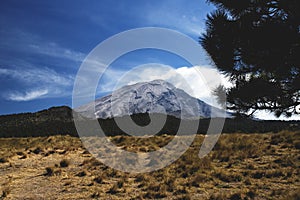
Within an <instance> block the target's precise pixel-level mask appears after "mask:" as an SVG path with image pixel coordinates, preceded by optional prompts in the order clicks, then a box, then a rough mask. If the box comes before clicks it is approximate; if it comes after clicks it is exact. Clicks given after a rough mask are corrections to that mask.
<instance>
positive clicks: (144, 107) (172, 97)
mask: <svg viewBox="0 0 300 200" xmlns="http://www.w3.org/2000/svg"><path fill="white" fill-rule="evenodd" d="M76 111H77V112H79V113H81V114H83V115H84V116H86V117H89V118H95V117H96V118H101V119H106V118H113V117H120V116H126V115H133V114H140V113H161V114H167V115H172V116H175V117H177V118H184V119H188V118H198V117H202V118H209V117H228V115H227V114H226V113H225V111H223V110H221V109H218V108H215V107H213V106H210V105H208V104H206V103H205V102H203V101H201V100H199V99H196V98H194V97H192V96H190V95H189V94H187V93H186V92H185V91H183V90H181V89H178V88H176V87H174V86H173V85H172V84H170V83H168V82H166V81H163V80H154V81H151V82H140V83H136V84H134V85H127V86H124V87H122V88H120V89H118V90H116V91H115V92H114V93H113V94H110V95H108V96H105V97H102V98H100V99H97V100H96V101H95V110H94V102H92V103H89V104H87V105H84V106H81V107H79V108H77V109H76Z"/></svg>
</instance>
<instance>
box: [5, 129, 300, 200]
mask: <svg viewBox="0 0 300 200" xmlns="http://www.w3.org/2000/svg"><path fill="white" fill-rule="evenodd" d="M203 138H204V136H203V135H197V136H196V138H195V140H194V143H193V144H192V145H191V147H190V148H189V150H188V151H187V152H186V153H185V154H184V155H182V156H181V158H180V159H179V160H177V161H176V162H174V163H173V164H171V165H169V166H167V167H165V168H163V169H160V170H158V171H154V172H150V173H143V174H130V173H125V172H121V171H117V170H114V169H111V168H109V167H107V166H105V165H104V164H102V163H101V162H99V161H98V160H97V159H95V158H93V156H92V155H91V154H90V153H89V152H88V151H87V150H86V149H85V148H84V147H83V145H82V143H81V141H80V139H79V138H76V137H70V136H50V137H35V138H0V199H197V200H198V199H220V200H222V199H232V200H239V199H300V178H299V177H300V176H299V173H300V154H299V152H300V132H280V133H268V134H241V133H234V134H223V135H222V136H221V138H220V139H219V141H218V143H217V145H216V146H215V148H214V150H213V151H212V152H211V153H210V154H209V155H208V156H206V157H204V158H203V159H200V158H199V157H198V152H199V148H200V145H201V143H202V141H203ZM171 139H172V136H166V135H164V136H155V137H152V138H144V139H139V138H133V137H129V136H116V137H112V138H110V140H111V141H112V142H114V143H115V144H116V145H118V146H120V147H122V148H123V149H126V150H131V151H136V152H137V151H141V152H149V151H153V150H157V149H159V148H160V147H162V146H164V145H165V144H167V143H168V142H169V141H170V140H171Z"/></svg>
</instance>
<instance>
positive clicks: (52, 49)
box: [28, 42, 86, 62]
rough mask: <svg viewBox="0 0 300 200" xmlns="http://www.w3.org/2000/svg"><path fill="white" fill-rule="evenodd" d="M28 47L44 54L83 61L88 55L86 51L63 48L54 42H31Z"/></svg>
mask: <svg viewBox="0 0 300 200" xmlns="http://www.w3.org/2000/svg"><path fill="white" fill-rule="evenodd" d="M28 49H29V50H31V51H32V52H33V53H37V54H43V55H47V56H51V57H55V58H62V59H68V60H72V61H76V62H82V61H83V60H84V58H85V56H86V55H85V54H84V53H81V52H77V51H74V50H71V49H68V48H63V47H61V46H59V45H58V44H56V43H53V42H50V43H40V44H29V45H28Z"/></svg>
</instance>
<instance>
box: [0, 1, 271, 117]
mask: <svg viewBox="0 0 300 200" xmlns="http://www.w3.org/2000/svg"><path fill="white" fill-rule="evenodd" d="M213 9H214V7H213V6H212V5H208V4H206V3H205V1H204V0H189V1H186V0H151V1H150V0H131V1H129V0H124V1H122V0H89V1H83V0H80V1H79V0H78V1H71V0H69V1H67V0H64V1H62V0H52V1H37V0H35V1H31V0H26V1H17V0H9V1H2V2H1V7H0V114H9V113H19V112H33V111H38V110H41V109H46V108H49V107H51V106H59V105H68V106H71V105H72V100H71V97H72V89H73V83H74V78H75V76H76V73H77V71H78V69H79V67H80V65H81V63H82V62H83V60H84V58H85V57H86V56H87V55H88V54H89V52H90V51H91V50H92V49H93V48H95V46H97V45H98V44H99V43H100V42H102V41H104V40H105V39H107V38H109V37H111V36H113V35H115V34H118V33H120V32H122V31H126V30H129V29H133V28H141V27H149V26H150V27H163V28H170V29H174V30H177V31H179V32H181V33H183V34H186V35H188V36H189V37H191V38H192V39H194V40H195V41H198V38H199V36H200V34H201V33H202V32H203V30H204V27H205V17H206V15H207V14H208V13H209V12H210V11H212V10H213ZM201 53H202V55H203V62H202V63H201V64H202V67H204V71H207V73H208V74H210V73H215V69H211V68H210V65H211V62H210V61H209V59H208V58H207V57H206V56H205V52H201ZM145 63H160V64H161V65H167V66H171V67H173V68H174V69H176V70H177V72H180V73H182V74H184V75H185V76H186V77H187V78H190V77H191V76H192V74H193V73H192V72H191V68H193V67H194V66H190V64H189V63H188V62H186V61H185V60H184V59H182V58H180V57H178V56H176V55H173V54H171V53H167V52H163V51H158V50H149V49H148V50H143V51H135V52H132V53H129V54H127V55H126V56H122V57H120V58H119V59H118V60H116V61H115V62H114V63H112V65H111V66H110V68H111V70H110V71H108V73H107V75H106V76H105V77H104V78H103V80H102V81H100V83H99V91H98V94H97V96H101V95H104V94H106V93H108V92H109V91H110V90H111V89H113V85H114V84H112V82H113V81H112V80H115V79H117V78H118V77H120V76H122V75H123V74H124V73H125V72H126V71H128V70H130V69H131V68H134V67H135V66H138V65H142V64H145ZM158 73H159V72H158ZM199 92H200V93H201V94H202V93H205V92H201V91H199ZM200 93H199V95H196V96H197V97H199V98H201V97H203V99H204V100H208V101H209V97H208V95H207V94H206V96H205V95H201V94H200ZM209 103H211V102H209ZM266 116H267V117H268V116H269V115H268V114H266Z"/></svg>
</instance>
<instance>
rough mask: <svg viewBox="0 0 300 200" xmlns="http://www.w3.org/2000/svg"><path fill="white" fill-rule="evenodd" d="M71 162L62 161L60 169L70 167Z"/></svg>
mask: <svg viewBox="0 0 300 200" xmlns="http://www.w3.org/2000/svg"><path fill="white" fill-rule="evenodd" d="M69 164H70V163H69V161H68V160H66V159H63V160H62V161H60V163H59V165H60V167H68V166H69Z"/></svg>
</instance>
